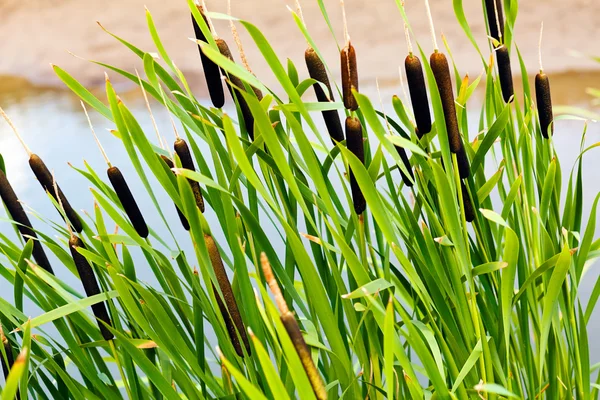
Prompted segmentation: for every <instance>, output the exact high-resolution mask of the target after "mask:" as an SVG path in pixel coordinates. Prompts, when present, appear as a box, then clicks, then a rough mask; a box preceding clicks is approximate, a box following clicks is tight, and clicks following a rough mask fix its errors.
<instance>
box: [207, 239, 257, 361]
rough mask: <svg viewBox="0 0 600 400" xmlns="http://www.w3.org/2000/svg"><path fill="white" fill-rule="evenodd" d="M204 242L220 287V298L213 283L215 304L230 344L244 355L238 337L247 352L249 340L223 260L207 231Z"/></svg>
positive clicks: (240, 354) (238, 352) (248, 350)
mask: <svg viewBox="0 0 600 400" xmlns="http://www.w3.org/2000/svg"><path fill="white" fill-rule="evenodd" d="M204 243H205V244H206V248H207V249H208V255H209V257H210V261H211V264H212V267H213V271H214V273H215V277H216V279H217V283H218V284H219V289H221V294H222V295H223V297H222V298H221V295H220V294H219V293H218V291H217V290H216V288H215V287H214V285H213V290H214V291H215V297H216V299H217V305H218V306H219V309H220V310H221V314H222V315H223V320H224V321H225V326H226V328H227V332H228V333H229V338H230V340H231V344H232V345H233V347H234V348H235V352H236V353H237V355H238V356H240V357H244V350H243V348H242V344H241V343H240V339H241V340H242V343H243V346H244V348H245V349H246V352H247V353H248V354H250V342H249V341H248V335H247V334H246V328H245V327H244V322H243V321H242V316H241V314H240V310H239V308H238V305H237V302H236V300H235V296H234V295H233V289H232V288H231V283H230V282H229V278H228V277H227V272H226V271H225V267H224V265H223V260H222V259H221V254H220V253H219V248H218V247H217V244H216V243H215V240H214V239H213V237H212V236H211V235H209V234H207V233H205V234H204Z"/></svg>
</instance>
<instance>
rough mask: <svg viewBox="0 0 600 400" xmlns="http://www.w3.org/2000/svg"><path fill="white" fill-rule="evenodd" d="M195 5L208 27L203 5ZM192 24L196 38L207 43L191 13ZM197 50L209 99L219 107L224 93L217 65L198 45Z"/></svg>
mask: <svg viewBox="0 0 600 400" xmlns="http://www.w3.org/2000/svg"><path fill="white" fill-rule="evenodd" d="M196 7H197V8H198V11H199V12H200V15H201V16H202V19H204V22H205V23H206V26H208V27H209V29H210V23H209V20H208V18H207V17H206V14H205V13H204V7H202V6H201V5H200V4H196ZM192 24H193V25H194V33H195V35H196V40H198V41H201V42H204V43H207V42H208V41H207V40H206V36H204V33H203V32H202V29H200V26H199V25H198V23H197V22H196V19H195V18H194V15H193V14H192ZM198 50H199V52H200V60H201V61H202V68H203V69H204V77H205V78H206V85H207V86H208V93H209V95H210V99H211V101H212V103H213V105H214V106H215V107H216V108H221V107H223V105H224V104H225V93H224V92H223V82H222V81H221V72H220V70H219V66H218V65H217V64H215V62H214V61H212V60H211V59H210V58H208V57H207V56H206V55H205V54H204V52H203V51H202V48H201V47H200V46H198Z"/></svg>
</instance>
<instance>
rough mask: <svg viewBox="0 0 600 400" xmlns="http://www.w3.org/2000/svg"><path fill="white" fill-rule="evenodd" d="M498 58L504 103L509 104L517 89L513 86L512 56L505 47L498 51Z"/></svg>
mask: <svg viewBox="0 0 600 400" xmlns="http://www.w3.org/2000/svg"><path fill="white" fill-rule="evenodd" d="M496 58H497V61H498V76H499V77H500V87H501V88H502V97H503V98H504V102H505V103H508V102H510V101H511V99H512V97H513V96H514V94H515V89H514V86H513V78H512V68H511V66H510V54H509V53H508V48H507V47H506V46H505V45H502V46H500V47H498V48H497V49H496Z"/></svg>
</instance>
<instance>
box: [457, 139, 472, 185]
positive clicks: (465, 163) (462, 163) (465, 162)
mask: <svg viewBox="0 0 600 400" xmlns="http://www.w3.org/2000/svg"><path fill="white" fill-rule="evenodd" d="M456 163H457V165H458V175H459V176H460V177H461V178H462V179H467V178H468V177H469V175H471V167H470V165H469V158H468V156H467V152H466V151H465V148H464V146H463V147H462V148H461V150H460V151H459V152H458V153H456Z"/></svg>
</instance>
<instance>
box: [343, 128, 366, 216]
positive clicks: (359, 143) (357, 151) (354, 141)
mask: <svg viewBox="0 0 600 400" xmlns="http://www.w3.org/2000/svg"><path fill="white" fill-rule="evenodd" d="M346 146H347V147H348V150H350V151H351V152H352V154H354V155H355V156H356V157H357V158H358V159H359V160H360V162H362V163H363V164H364V162H365V147H364V143H363V133H362V125H361V123H360V120H359V119H358V118H356V117H348V118H346ZM350 189H351V190H352V202H353V204H354V211H355V212H356V214H358V215H360V214H362V213H363V212H364V211H365V209H366V208H367V203H366V201H365V196H364V195H363V192H362V190H361V189H360V186H359V185H358V182H356V178H355V176H354V173H353V172H352V168H350Z"/></svg>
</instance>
